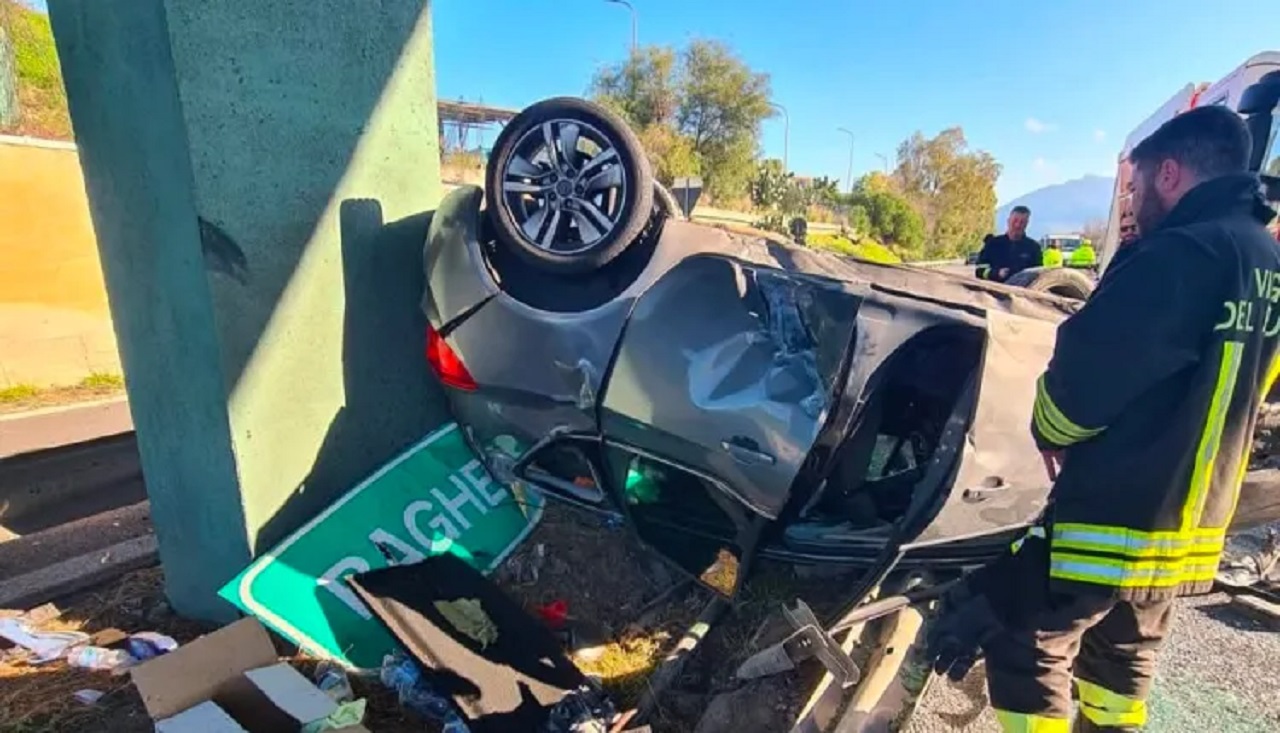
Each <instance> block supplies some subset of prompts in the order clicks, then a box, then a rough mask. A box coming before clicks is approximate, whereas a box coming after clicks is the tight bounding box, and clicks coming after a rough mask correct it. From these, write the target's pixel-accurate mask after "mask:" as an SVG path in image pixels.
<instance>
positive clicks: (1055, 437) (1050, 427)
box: [1031, 398, 1078, 446]
mask: <svg viewBox="0 0 1280 733" xmlns="http://www.w3.org/2000/svg"><path fill="white" fill-rule="evenodd" d="M1031 414H1032V415H1033V416H1034V418H1035V421H1036V429H1037V430H1039V431H1040V434H1041V435H1043V436H1044V437H1045V438H1046V439H1048V441H1049V442H1050V443H1054V444H1056V445H1061V446H1067V445H1071V444H1072V443H1075V442H1078V441H1075V440H1072V439H1071V438H1070V437H1069V436H1067V435H1065V434H1063V433H1062V432H1060V431H1059V430H1058V428H1057V427H1056V426H1055V425H1054V424H1053V423H1051V422H1049V418H1048V417H1047V416H1046V414H1045V408H1044V403H1043V402H1041V401H1040V399H1039V398H1036V403H1035V407H1034V408H1032V413H1031Z"/></svg>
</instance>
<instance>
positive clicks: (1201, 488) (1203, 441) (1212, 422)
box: [1182, 341, 1244, 530]
mask: <svg viewBox="0 0 1280 733" xmlns="http://www.w3.org/2000/svg"><path fill="white" fill-rule="evenodd" d="M1243 355H1244V344H1242V343H1240V342H1238V341H1227V342H1225V343H1223V344H1222V361H1221V362H1220V363H1219V364H1218V383H1217V385H1216V386H1215V387H1214V389H1213V400H1212V401H1211V402H1210V403H1209V412H1208V414H1207V415H1206V416H1205V424H1204V429H1203V430H1202V431H1201V433H1200V445H1199V447H1198V448H1197V449H1196V462H1195V468H1194V469H1193V470H1192V472H1191V490H1190V491H1188V492H1187V501H1186V503H1185V504H1183V505H1182V528H1183V529H1184V530H1185V529H1190V528H1191V527H1194V526H1196V525H1197V524H1199V522H1200V514H1201V512H1202V511H1203V509H1204V500H1205V497H1206V496H1207V495H1208V493H1209V484H1210V483H1211V482H1212V481H1213V465H1214V463H1216V462H1217V460H1218V447H1219V446H1220V445H1221V443H1222V427H1223V425H1224V424H1225V423H1226V421H1227V408H1228V407H1230V405H1231V395H1232V394H1233V393H1234V392H1235V389H1236V375H1237V374H1239V372H1240V359H1241V357H1242V356H1243Z"/></svg>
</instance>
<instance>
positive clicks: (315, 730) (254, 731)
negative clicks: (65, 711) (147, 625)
mask: <svg viewBox="0 0 1280 733" xmlns="http://www.w3.org/2000/svg"><path fill="white" fill-rule="evenodd" d="M132 677H133V682H134V684H135V685H136V686H137V688H138V692H139V694H140V695H141V696H142V701H143V704H144V705H145V706H146V709H147V713H148V714H149V715H150V716H151V719H152V720H153V721H155V726H156V731H157V733H197V732H199V733H223V732H224V731H225V733H268V732H275V731H298V732H299V733H320V732H321V731H336V730H338V729H339V728H340V729H341V730H343V731H347V732H348V733H357V732H360V731H363V732H364V733H368V730H367V729H366V728H364V726H363V725H362V724H361V721H360V720H359V719H356V720H352V717H353V714H355V713H359V715H360V716H361V717H363V706H361V705H358V704H357V705H343V706H340V705H338V703H336V702H334V701H333V699H332V698H330V697H329V696H328V695H327V694H325V693H324V692H323V691H321V690H320V689H319V688H317V687H316V686H315V685H314V684H312V683H311V681H310V680H308V679H307V678H306V677H304V676H303V675H302V674H300V673H299V672H298V671H297V670H296V669H294V668H293V667H292V666H290V665H289V663H288V662H280V661H279V660H278V659H277V657H276V651H275V647H274V646H273V645H272V643H271V638H270V636H268V634H267V630H266V629H265V628H263V626H262V624H260V623H259V622H258V621H257V619H252V618H248V619H244V620H241V621H237V622H236V623H233V624H231V625H229V626H225V627H223V628H221V629H219V630H217V631H215V632H213V633H211V634H208V635H206V636H203V637H201V638H199V639H196V640H195V641H193V642H191V643H190V644H186V645H184V646H182V647H180V648H178V649H175V650H174V651H172V652H170V653H168V654H165V655H163V656H160V657H156V658H155V659H152V660H150V661H147V662H145V663H143V664H141V665H139V666H137V667H135V668H134V669H133V670H132Z"/></svg>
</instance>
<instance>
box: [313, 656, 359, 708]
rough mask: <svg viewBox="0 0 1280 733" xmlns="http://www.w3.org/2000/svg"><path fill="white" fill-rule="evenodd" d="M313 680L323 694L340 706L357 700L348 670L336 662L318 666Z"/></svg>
mask: <svg viewBox="0 0 1280 733" xmlns="http://www.w3.org/2000/svg"><path fill="white" fill-rule="evenodd" d="M312 679H314V680H315V681H316V687H318V688H320V691H321V692H323V693H324V694H326V695H328V696H329V698H330V699H331V700H333V701H334V702H336V703H338V704H339V705H341V704H343V703H346V702H350V701H352V700H354V699H355V696H356V694H355V691H354V690H352V689H351V680H350V679H348V678H347V672H346V670H344V669H343V668H342V667H340V666H339V665H337V664H335V663H334V662H329V661H325V662H321V663H320V664H318V665H316V671H315V674H313V675H312Z"/></svg>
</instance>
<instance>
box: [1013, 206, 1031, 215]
mask: <svg viewBox="0 0 1280 733" xmlns="http://www.w3.org/2000/svg"><path fill="white" fill-rule="evenodd" d="M1009 213H1010V214H1026V215H1027V216H1031V209H1028V208H1027V207H1025V206H1022V205H1021V204H1019V205H1018V206H1015V207H1013V209H1012V210H1010V211H1009Z"/></svg>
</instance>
